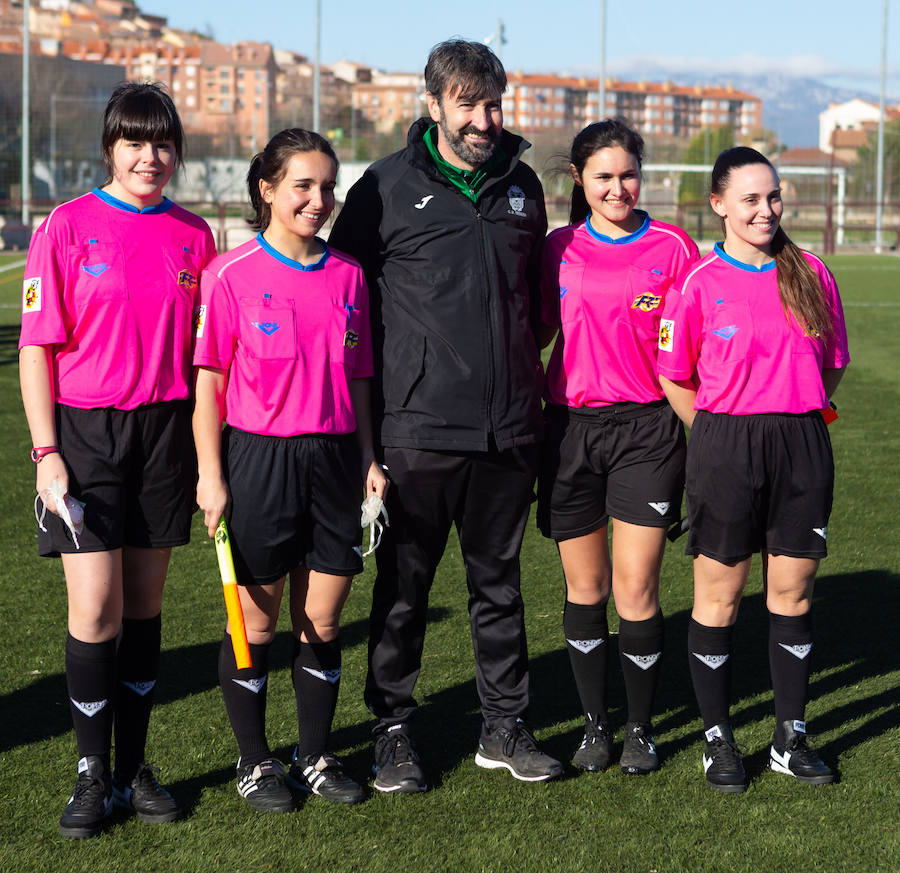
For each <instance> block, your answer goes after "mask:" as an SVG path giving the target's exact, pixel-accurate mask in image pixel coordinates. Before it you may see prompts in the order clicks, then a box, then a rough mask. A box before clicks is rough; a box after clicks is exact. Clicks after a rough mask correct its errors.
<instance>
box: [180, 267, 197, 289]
mask: <svg viewBox="0 0 900 873" xmlns="http://www.w3.org/2000/svg"><path fill="white" fill-rule="evenodd" d="M177 281H178V284H179V285H180V286H181V287H182V288H185V289H187V290H188V291H193V290H194V288H196V287H197V277H196V276H195V275H194V274H193V273H192V272H191V271H190V270H181V272H179V274H178V280H177Z"/></svg>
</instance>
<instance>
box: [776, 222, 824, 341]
mask: <svg viewBox="0 0 900 873" xmlns="http://www.w3.org/2000/svg"><path fill="white" fill-rule="evenodd" d="M772 251H773V252H774V254H775V271H776V273H777V275H778V293H779V296H780V297H781V305H782V306H783V307H784V311H785V314H787V313H792V314H793V316H794V318H796V319H797V323H798V324H799V325H800V326H801V327H802V328H804V329H805V330H806V332H807V334H809V335H810V336H820V337H826V336H831V335H832V334H833V333H834V320H833V318H832V313H831V310H830V309H829V307H828V304H827V303H826V301H825V295H824V293H823V291H822V282H821V281H820V279H819V276H818V274H817V273H816V271H815V270H814V269H813V268H812V267H811V266H810V263H809V261H807V260H806V258H805V257H804V256H803V252H802V251H801V250H800V249H799V248H798V247H797V246H796V245H794V243H793V242H791V240H790V237H788V235H787V234H786V233H785V232H784V229H783V228H782V227H779V228H778V230H776V231H775V236H774V238H773V239H772Z"/></svg>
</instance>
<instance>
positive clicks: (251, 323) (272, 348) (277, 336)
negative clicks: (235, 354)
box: [238, 297, 297, 361]
mask: <svg viewBox="0 0 900 873" xmlns="http://www.w3.org/2000/svg"><path fill="white" fill-rule="evenodd" d="M240 306H241V329H240V335H239V337H238V342H239V343H240V344H241V345H242V346H243V347H244V350H245V351H246V353H247V354H248V355H250V356H251V357H254V358H259V359H260V360H264V361H293V360H296V358H297V328H296V325H295V322H294V306H293V303H292V301H289V300H285V301H279V302H277V303H276V302H274V301H272V302H270V303H268V304H265V303H264V302H263V301H262V300H261V299H260V298H259V297H252V298H251V297H242V298H241V301H240Z"/></svg>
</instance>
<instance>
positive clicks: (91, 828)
mask: <svg viewBox="0 0 900 873" xmlns="http://www.w3.org/2000/svg"><path fill="white" fill-rule="evenodd" d="M110 792H111V789H110V783H109V773H108V771H107V769H106V764H105V763H104V762H103V759H102V758H101V757H100V756H99V755H88V756H87V757H86V758H82V759H81V760H80V761H79V762H78V779H76V780H75V789H74V790H73V791H72V796H71V797H70V798H69V802H68V803H67V804H66V808H65V811H64V812H63V814H62V816H61V817H60V819H59V832H60V834H62V835H63V836H64V837H71V838H72V839H74V840H84V839H86V838H87V837H93V836H96V835H97V834H99V833H100V831H101V830H102V828H103V823H104V822H105V821H106V819H107V818H108V816H109V814H110V812H112V797H111V796H110Z"/></svg>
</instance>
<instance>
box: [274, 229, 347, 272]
mask: <svg viewBox="0 0 900 873" xmlns="http://www.w3.org/2000/svg"><path fill="white" fill-rule="evenodd" d="M316 239H317V240H318V242H319V243H321V245H322V246H323V247H324V249H325V251H324V252H322V257H320V258H319V260H318V261H316V262H315V263H312V264H308V265H304V264H301V263H300V262H299V261H295V260H294V259H293V258H289V257H288V256H287V255H283V254H281V252H279V251H278V250H277V249H275V248H273V247H272V246H271V245H269V243H267V242H266V240H265V238H264V237H263V235H262V231H260V232H259V233H258V234H257V235H256V241H257V242H258V243H259V245H260V248H261V249H262V250H263V251H264V252H266V253H267V254H269V255H271V256H272V257H273V258H275V260H276V261H280V262H281V263H282V264H284V265H285V266H287V267H293V269H295V270H301V271H302V272H304V273H311V272H312V271H313V270H321V269H323V268H324V266H325V262H326V261H327V260H328V258H329V257H330V256H331V250H330V249H329V248H328V243H326V242H325V240H323V239H320V238H319V237H316Z"/></svg>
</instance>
